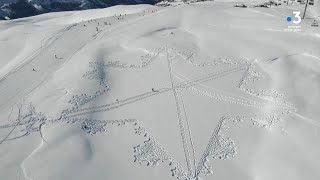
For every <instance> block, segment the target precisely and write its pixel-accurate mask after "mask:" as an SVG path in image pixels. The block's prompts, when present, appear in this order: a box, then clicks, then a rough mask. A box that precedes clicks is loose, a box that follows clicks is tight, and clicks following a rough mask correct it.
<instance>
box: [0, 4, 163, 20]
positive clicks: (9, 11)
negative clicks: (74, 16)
mask: <svg viewBox="0 0 320 180" xmlns="http://www.w3.org/2000/svg"><path fill="white" fill-rule="evenodd" d="M157 2H158V0H1V1H0V20H1V19H16V18H22V17H28V16H34V15H38V14H43V13H48V12H59V11H73V10H83V9H95V8H105V7H110V6H114V5H121V4H122V5H124V4H155V3H157Z"/></svg>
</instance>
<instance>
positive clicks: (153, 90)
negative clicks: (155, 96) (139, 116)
mask: <svg viewBox="0 0 320 180" xmlns="http://www.w3.org/2000/svg"><path fill="white" fill-rule="evenodd" d="M151 90H152V92H159V91H158V90H155V89H154V88H152V89H151Z"/></svg>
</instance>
